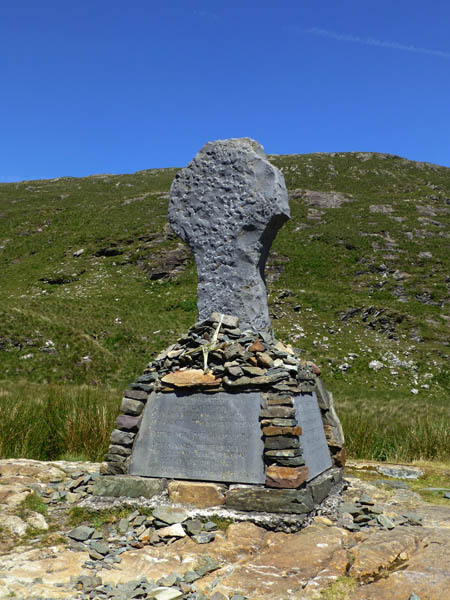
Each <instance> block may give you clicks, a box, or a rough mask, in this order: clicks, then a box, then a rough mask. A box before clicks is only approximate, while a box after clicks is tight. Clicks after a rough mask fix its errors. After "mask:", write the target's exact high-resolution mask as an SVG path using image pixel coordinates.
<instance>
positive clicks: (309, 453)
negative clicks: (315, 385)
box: [294, 393, 332, 481]
mask: <svg viewBox="0 0 450 600" xmlns="http://www.w3.org/2000/svg"><path fill="white" fill-rule="evenodd" d="M294 402H295V415H296V418H297V423H298V424H299V425H300V427H301V428H302V435H301V436H300V443H301V445H302V448H303V457H304V459H305V463H306V466H307V467H308V469H309V478H308V481H309V480H311V479H314V478H315V477H316V476H317V475H319V474H320V473H323V471H325V470H326V469H329V468H330V467H331V465H332V461H331V456H330V451H329V449H328V444H327V440H326V438H325V432H324V429H323V423H322V417H321V414H320V409H319V405H318V403H317V396H316V394H315V393H311V394H299V395H297V396H295V398H294Z"/></svg>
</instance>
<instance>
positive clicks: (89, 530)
mask: <svg viewBox="0 0 450 600" xmlns="http://www.w3.org/2000/svg"><path fill="white" fill-rule="evenodd" d="M94 531H95V529H94V528H93V527H88V526H87V525H80V526H79V527H76V528H75V529H72V531H69V533H68V534H67V535H68V536H69V537H70V538H72V539H73V540H77V542H84V541H86V540H88V539H89V538H90V537H91V535H92V534H93V533H94Z"/></svg>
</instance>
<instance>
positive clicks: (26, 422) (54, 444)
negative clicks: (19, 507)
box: [0, 382, 121, 461]
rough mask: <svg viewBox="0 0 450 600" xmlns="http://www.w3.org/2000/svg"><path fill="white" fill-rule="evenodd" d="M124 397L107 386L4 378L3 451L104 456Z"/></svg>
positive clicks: (0, 407) (0, 401) (0, 389)
mask: <svg viewBox="0 0 450 600" xmlns="http://www.w3.org/2000/svg"><path fill="white" fill-rule="evenodd" d="M120 398H121V393H120V392H118V391H117V390H114V389H108V388H93V387H89V386H68V385H67V386H58V385H50V384H48V385H45V384H41V385H38V384H32V383H26V382H21V383H14V384H12V383H9V382H3V383H0V413H1V415H2V419H1V421H0V456H1V457H2V458H18V457H26V458H33V459H36V460H56V459H74V458H76V459H78V460H92V461H98V460H102V459H103V455H104V453H105V452H106V450H107V448H108V443H109V436H110V433H111V430H112V428H113V423H114V419H115V418H116V416H117V413H118V410H119V404H120Z"/></svg>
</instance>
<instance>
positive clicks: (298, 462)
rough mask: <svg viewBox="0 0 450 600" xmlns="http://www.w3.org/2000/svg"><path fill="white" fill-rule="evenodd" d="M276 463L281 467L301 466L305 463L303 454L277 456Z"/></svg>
mask: <svg viewBox="0 0 450 600" xmlns="http://www.w3.org/2000/svg"><path fill="white" fill-rule="evenodd" d="M276 463H277V465H281V466H282V467H301V466H303V465H304V464H305V459H304V458H303V456H296V457H295V458H277V460H276Z"/></svg>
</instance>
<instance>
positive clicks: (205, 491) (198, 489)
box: [168, 481, 225, 508]
mask: <svg viewBox="0 0 450 600" xmlns="http://www.w3.org/2000/svg"><path fill="white" fill-rule="evenodd" d="M168 491H169V498H170V500H171V501H172V502H174V503H176V504H190V505H192V506H197V507H198V508H207V507H209V506H220V505H222V504H225V494H224V492H225V488H224V486H222V485H218V484H217V483H208V482H203V481H199V482H195V481H170V482H169V485H168Z"/></svg>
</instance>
